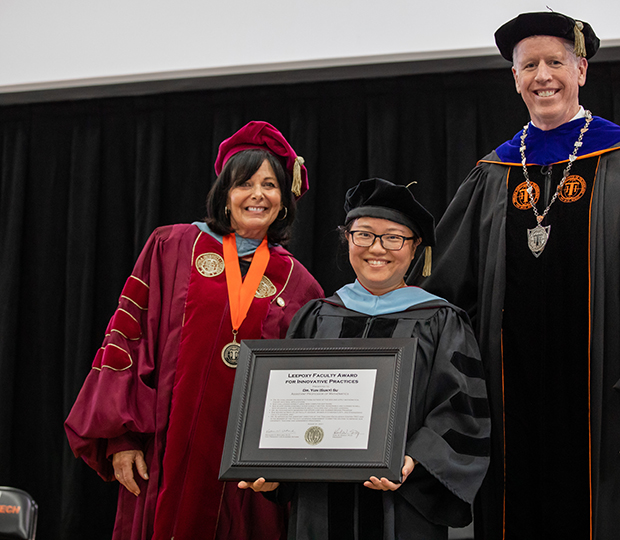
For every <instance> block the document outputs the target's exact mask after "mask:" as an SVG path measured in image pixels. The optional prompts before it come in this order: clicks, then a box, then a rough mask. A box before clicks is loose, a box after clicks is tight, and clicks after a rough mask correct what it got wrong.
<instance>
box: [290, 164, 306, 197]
mask: <svg viewBox="0 0 620 540" xmlns="http://www.w3.org/2000/svg"><path fill="white" fill-rule="evenodd" d="M304 163H305V161H304V158H302V157H301V156H297V157H296V158H295V163H294V164H293V185H292V186H291V191H292V192H293V195H295V197H299V196H300V195H301V166H302V165H303V164H304Z"/></svg>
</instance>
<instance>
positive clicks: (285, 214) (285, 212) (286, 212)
mask: <svg viewBox="0 0 620 540" xmlns="http://www.w3.org/2000/svg"><path fill="white" fill-rule="evenodd" d="M283 208H284V215H283V216H282V217H281V218H278V221H284V220H285V219H286V216H288V208H287V207H286V206H284V207H283Z"/></svg>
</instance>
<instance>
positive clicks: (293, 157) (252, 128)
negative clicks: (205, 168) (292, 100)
mask: <svg viewBox="0 0 620 540" xmlns="http://www.w3.org/2000/svg"><path fill="white" fill-rule="evenodd" d="M252 148H260V149H262V150H267V151H268V152H271V153H272V154H273V155H274V156H276V157H278V158H280V161H281V162H282V165H283V166H284V168H285V169H286V170H287V171H288V172H289V173H290V175H291V177H292V179H293V185H292V187H291V191H292V192H293V193H294V194H295V197H296V198H299V197H301V196H302V195H303V194H304V193H305V192H306V191H307V190H308V187H309V185H308V171H307V170H306V167H304V165H303V163H304V159H303V158H302V157H301V156H298V155H297V154H296V153H295V150H293V148H292V147H291V145H290V144H289V143H288V141H287V140H286V139H285V138H284V135H282V133H280V132H279V131H278V130H277V129H276V128H275V127H273V126H272V125H271V124H268V123H267V122H260V121H254V120H253V121H252V122H249V123H248V124H246V125H245V126H243V127H242V128H241V129H240V130H239V131H237V133H235V134H234V135H232V136H231V137H229V138H228V139H226V140H224V141H223V142H222V144H220V149H219V151H218V153H217V159H216V160H215V172H216V174H218V175H219V174H220V173H221V172H222V169H223V167H224V165H225V164H226V162H227V161H228V160H229V159H230V158H231V157H232V156H234V155H235V154H236V153H237V152H241V151H243V150H249V149H252Z"/></svg>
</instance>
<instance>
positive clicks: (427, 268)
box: [422, 246, 433, 277]
mask: <svg viewBox="0 0 620 540" xmlns="http://www.w3.org/2000/svg"><path fill="white" fill-rule="evenodd" d="M431 251H432V250H431V246H426V249H425V250H424V268H423V269H422V277H428V276H430V275H431V266H432V264H433V260H432V254H431Z"/></svg>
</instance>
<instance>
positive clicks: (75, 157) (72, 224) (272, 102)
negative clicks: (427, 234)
mask: <svg viewBox="0 0 620 540" xmlns="http://www.w3.org/2000/svg"><path fill="white" fill-rule="evenodd" d="M581 101H582V103H583V105H584V106H586V107H587V108H589V109H591V110H592V112H593V113H594V114H596V115H600V116H603V117H605V118H608V119H609V120H613V121H615V122H616V123H620V62H613V63H599V64H591V66H590V69H589V72H588V84H587V85H586V86H585V88H584V89H582V92H581ZM527 119H528V118H527V111H526V109H525V107H524V105H523V103H522V101H521V99H520V97H519V96H518V95H517V94H516V92H515V90H514V84H513V82H512V76H511V73H510V70H509V68H506V69H503V70H482V71H474V72H467V73H450V74H445V73H444V74H430V75H415V76H403V77H394V78H383V79H364V80H352V81H345V82H320V83H307V84H295V85H277V86H263V87H257V88H241V89H226V90H216V91H213V90H212V91H199V92H190V93H170V94H162V95H155V96H147V97H126V98H109V99H97V100H87V101H78V102H62V103H43V104H29V105H19V106H6V107H0V254H1V257H2V264H1V270H0V486H1V485H12V486H16V487H19V488H21V489H25V490H26V491H28V492H30V493H31V494H32V495H33V496H34V498H35V500H36V501H37V502H38V504H39V508H40V519H39V532H38V535H37V538H39V539H40V540H61V539H62V540H68V539H69V540H72V539H84V538H89V539H107V538H109V537H110V535H111V530H112V524H113V518H114V512H115V503H116V492H117V489H118V484H116V483H113V484H106V483H104V482H103V481H101V480H100V479H99V478H98V477H97V475H96V474H95V473H94V472H93V471H92V470H90V469H89V468H88V467H87V466H86V465H85V464H84V463H83V462H82V461H81V460H76V459H75V458H74V457H73V455H72V453H71V451H70V449H69V446H68V444H67V442H66V439H65V435H64V430H63V421H64V419H65V417H66V415H67V413H68V411H69V409H70V408H71V406H72V404H73V401H74V400H75V397H76V395H77V393H78V391H79V389H80V387H81V385H82V383H83V381H84V378H85V377H86V374H87V373H88V371H89V369H90V366H91V362H92V359H93V357H94V354H95V352H96V350H97V348H98V347H99V345H100V344H101V340H102V338H103V334H104V330H105V327H106V325H107V321H108V319H109V317H110V316H111V315H112V313H113V311H114V309H115V306H116V303H117V299H118V295H119V294H120V291H121V288H122V286H123V284H124V282H125V279H126V278H127V276H128V275H129V273H130V272H131V269H132V267H133V263H134V261H135V259H136V257H137V255H138V253H139V251H140V249H141V247H142V245H143V243H144V241H145V240H146V238H147V236H148V235H149V233H150V232H151V231H152V230H153V229H154V228H155V227H157V226H159V225H164V224H170V223H175V222H191V221H194V220H197V219H200V218H201V217H202V216H203V212H204V210H203V209H204V200H205V197H206V194H207V191H208V189H209V187H210V185H211V184H212V182H213V181H214V178H215V173H214V171H213V162H214V160H215V156H216V151H217V147H218V145H219V143H220V142H221V141H222V140H223V139H224V138H226V137H228V136H230V135H231V134H232V133H233V132H234V131H236V130H237V129H238V128H240V127H241V126H242V125H244V124H245V123H246V122H248V121H250V120H266V121H268V122H270V123H272V124H274V125H275V126H276V127H278V128H279V129H280V130H281V131H282V132H283V133H284V135H285V136H286V137H287V138H288V139H289V141H290V142H291V144H292V146H293V147H294V148H295V149H296V151H297V152H298V153H299V154H300V155H302V156H304V158H305V159H306V164H307V167H308V171H309V178H310V185H311V189H310V191H309V193H307V194H306V195H305V196H304V197H303V199H302V200H301V201H300V212H299V219H298V223H297V225H296V231H295V236H294V241H293V242H292V243H291V245H290V246H289V248H290V249H291V251H292V252H293V253H294V254H295V255H296V256H297V257H298V258H299V259H300V260H301V261H302V262H303V263H304V264H305V265H306V266H307V267H308V269H309V270H310V271H311V272H312V273H313V274H314V275H315V276H316V277H317V279H318V280H319V282H320V283H321V284H322V285H323V287H324V288H325V291H326V293H328V294H330V293H332V292H333V291H334V290H336V289H337V288H338V287H340V286H342V285H343V284H345V283H347V282H349V281H351V280H352V278H353V274H352V273H351V270H350V269H349V266H348V262H347V260H346V257H345V256H344V255H343V254H342V253H341V254H340V255H339V256H336V253H338V251H339V248H338V240H337V238H338V235H337V232H336V228H337V226H338V225H339V224H341V222H342V220H343V217H344V212H343V210H342V203H343V200H344V194H345V192H346V190H347V189H348V188H349V187H351V186H353V185H355V184H356V183H357V182H358V181H359V180H362V179H365V178H369V177H372V176H380V177H383V178H386V179H388V180H392V181H394V182H397V183H401V184H407V183H409V182H412V181H414V180H415V181H417V182H418V184H417V187H416V188H415V193H416V195H417V196H418V198H419V199H420V200H421V201H422V202H423V204H425V205H426V206H427V208H429V210H431V211H432V212H433V213H434V215H435V216H436V218H439V217H440V216H441V214H442V212H443V211H444V209H445V208H446V206H447V204H448V202H449V201H450V199H451V197H452V196H453V194H454V192H455V191H456V189H457V187H458V185H459V183H460V182H461V181H462V180H463V179H464V178H465V176H466V175H467V173H468V171H469V170H470V169H471V168H472V167H473V166H474V164H475V162H476V160H477V159H479V158H481V157H483V156H484V155H486V154H487V153H488V152H489V151H490V150H492V149H493V148H495V147H496V146H498V145H499V144H500V143H502V142H503V141H504V140H506V139H508V138H511V137H512V136H513V135H514V133H516V132H517V131H518V130H519V129H520V128H521V126H522V125H523V124H524V123H525V122H526V121H527Z"/></svg>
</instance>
